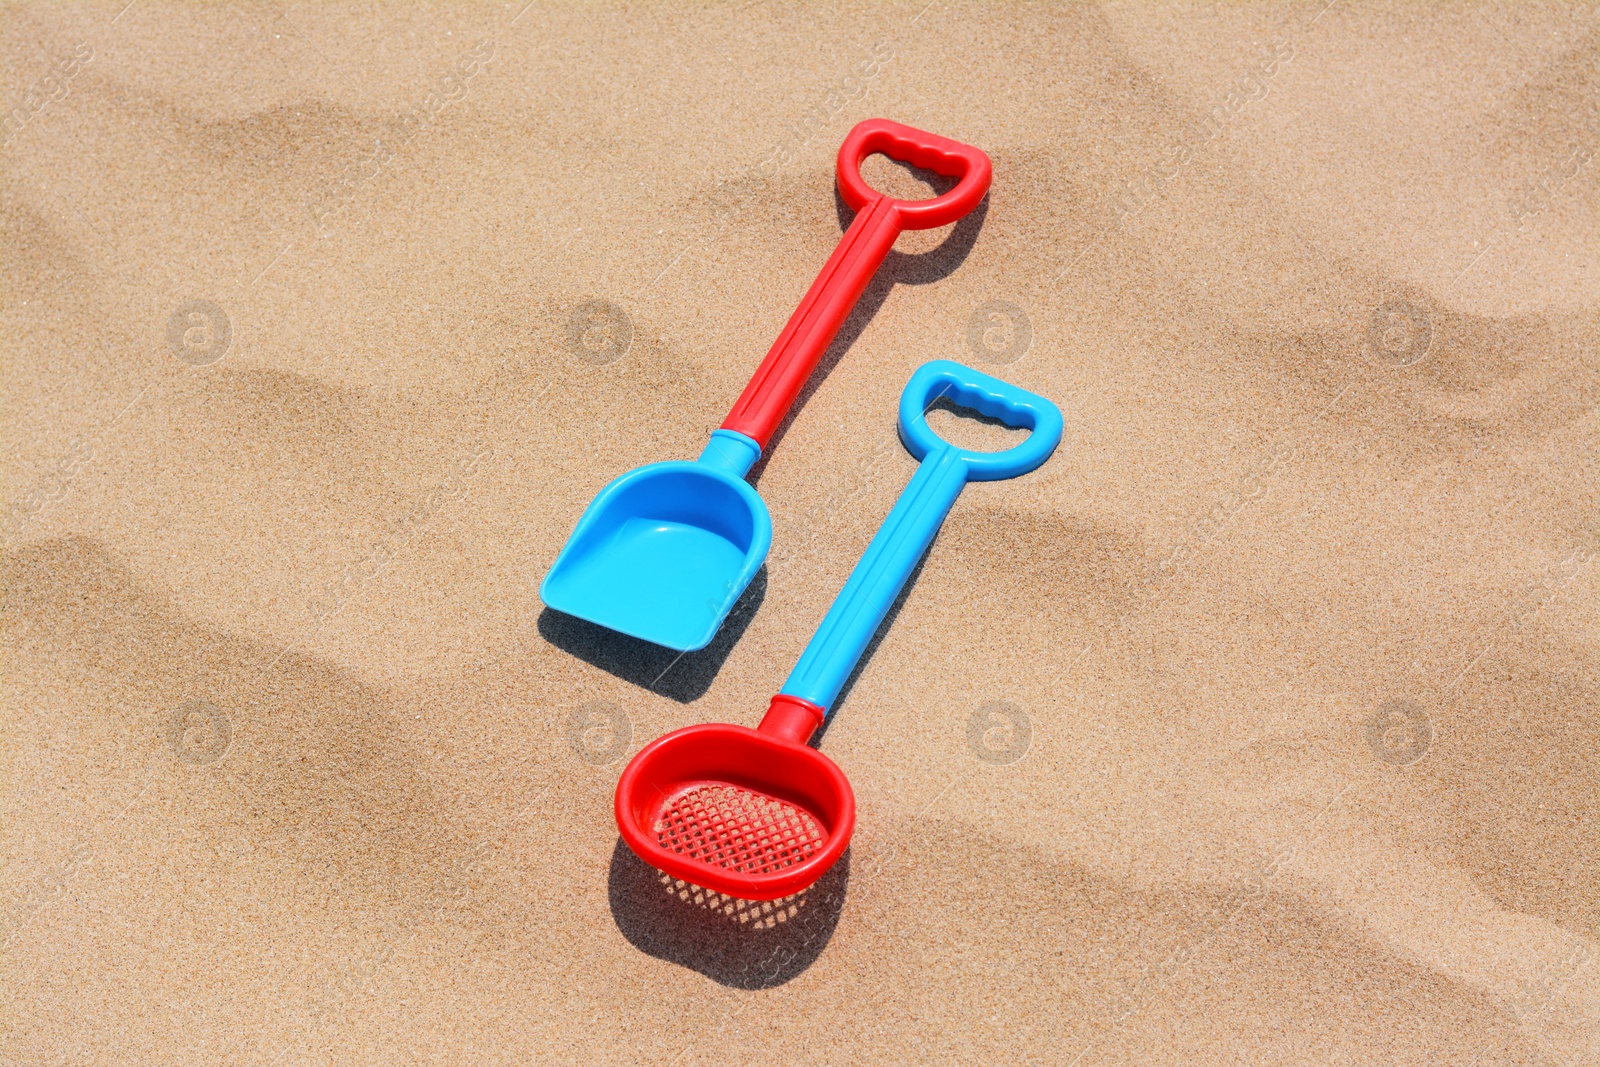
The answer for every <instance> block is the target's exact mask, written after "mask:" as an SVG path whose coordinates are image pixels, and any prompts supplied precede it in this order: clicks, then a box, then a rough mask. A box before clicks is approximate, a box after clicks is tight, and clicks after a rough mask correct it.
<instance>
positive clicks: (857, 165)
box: [839, 119, 994, 230]
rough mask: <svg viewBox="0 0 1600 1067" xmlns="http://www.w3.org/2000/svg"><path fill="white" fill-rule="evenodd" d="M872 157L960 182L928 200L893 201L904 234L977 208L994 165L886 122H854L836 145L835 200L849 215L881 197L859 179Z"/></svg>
mask: <svg viewBox="0 0 1600 1067" xmlns="http://www.w3.org/2000/svg"><path fill="white" fill-rule="evenodd" d="M874 152H882V153H883V154H884V155H886V156H888V157H889V158H890V159H898V160H899V161H900V162H902V163H910V164H911V165H912V166H914V167H921V168H922V169H924V170H931V171H933V172H934V173H935V174H942V175H944V176H945V177H946V178H959V179H960V182H959V183H958V184H957V185H956V187H955V188H954V189H951V190H950V191H949V192H947V193H945V194H943V195H942V196H936V197H934V198H933V199H932V200H892V202H893V204H894V209H895V214H897V215H899V216H900V227H901V229H905V230H931V229H935V228H936V227H939V226H947V225H949V224H950V223H952V222H954V221H956V220H957V219H959V218H961V217H962V216H963V215H965V214H966V213H967V212H969V211H971V210H972V209H973V208H975V207H977V206H978V201H980V200H982V199H983V194H984V193H987V192H988V191H989V181H990V179H991V178H992V177H993V175H994V165H993V164H992V163H990V162H989V157H988V156H987V155H985V154H984V153H983V151H982V150H981V149H977V148H974V147H972V146H971V145H969V144H962V143H961V142H960V141H952V140H950V138H948V137H940V136H939V135H938V134H936V133H926V132H924V131H922V130H918V129H913V128H912V127H910V126H902V125H900V123H898V122H890V121H889V120H888V119H867V120H866V121H865V122H861V123H857V124H856V127H855V129H853V130H851V131H850V133H849V134H848V135H846V137H845V139H844V144H842V145H840V146H839V195H840V196H842V197H844V202H845V203H846V204H849V205H850V208H851V210H853V211H860V210H861V209H862V208H864V207H866V206H867V205H868V204H870V203H871V202H872V201H874V200H876V199H878V198H879V197H880V196H882V195H883V194H882V193H879V192H877V191H876V190H874V189H873V188H872V186H870V185H868V184H867V183H866V181H865V180H863V179H862V177H861V164H862V162H863V161H864V160H865V159H866V158H867V157H868V156H870V155H872V154H873V153H874ZM890 199H892V198H890Z"/></svg>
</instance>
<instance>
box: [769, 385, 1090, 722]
mask: <svg viewBox="0 0 1600 1067" xmlns="http://www.w3.org/2000/svg"><path fill="white" fill-rule="evenodd" d="M941 396H947V397H949V398H950V399H951V400H953V401H954V402H956V403H958V404H963V405H965V406H967V407H970V408H973V409H975V410H977V411H979V412H982V413H983V414H985V415H988V416H990V417H992V418H997V419H999V420H1000V421H1001V422H1004V423H1005V424H1006V425H1007V426H1011V427H1015V428H1017V429H1023V428H1027V429H1029V430H1031V431H1032V433H1031V434H1030V435H1029V437H1028V439H1027V440H1026V441H1024V442H1023V443H1022V444H1020V445H1017V446H1016V447H1015V448H1008V449H1006V450H1005V451H1004V452H971V451H968V450H967V449H964V448H957V447H956V446H955V445H953V444H951V443H950V442H948V441H946V440H945V439H944V438H942V437H940V436H939V435H938V434H936V433H934V432H933V430H932V428H930V427H929V426H928V420H927V419H926V418H925V417H924V415H923V413H924V412H925V411H926V410H927V409H928V405H929V404H931V403H933V402H934V401H935V400H937V399H938V398H939V397H941ZM900 437H901V440H903V441H904V442H905V446H906V448H907V449H909V450H910V452H911V454H912V455H913V456H916V457H917V458H918V459H919V460H921V461H922V463H921V465H920V466H918V467H917V473H916V474H914V475H912V476H911V481H910V482H909V483H908V484H907V485H906V487H905V489H904V490H903V491H902V492H901V493H900V499H898V500H896V501H895V504H894V507H893V508H892V509H890V511H889V515H888V517H887V518H886V519H884V520H883V525H882V526H880V527H878V532H877V533H875V534H873V535H872V543H871V544H869V545H867V550H866V551H865V552H863V553H862V555H861V560H860V562H858V563H857V564H856V566H855V570H853V571H851V572H850V578H849V580H848V581H846V582H845V583H844V588H843V589H841V590H839V595H838V596H837V597H835V598H834V600H833V606H832V607H830V608H829V609H828V614H827V615H826V616H824V617H823V620H822V623H821V624H820V625H819V626H818V627H817V632H816V634H815V635H813V636H812V638H811V643H810V644H808V645H806V648H805V651H804V652H802V653H800V659H799V661H798V662H797V663H796V664H795V665H794V670H793V671H792V672H790V674H789V679H788V681H786V682H784V683H783V688H782V689H781V690H779V692H780V693H783V694H785V695H787V696H792V697H800V698H801V699H803V700H808V701H810V702H811V703H813V704H815V705H817V706H818V707H820V708H822V709H823V710H824V711H829V710H831V708H832V705H833V701H834V699H835V698H836V697H838V695H839V690H840V689H842V688H843V687H844V683H845V682H846V681H847V680H848V679H849V677H850V672H851V671H853V670H855V666H856V663H857V661H858V660H860V658H861V653H862V652H863V651H864V650H865V649H866V647H867V645H868V644H869V643H871V641H872V635H873V634H875V633H877V632H878V627H879V626H881V625H882V624H883V619H884V616H885V615H887V614H888V613H889V609H890V608H891V607H892V606H893V605H894V602H895V598H896V597H898V596H899V595H900V590H901V589H902V588H903V587H904V586H905V584H906V579H908V578H910V577H911V572H912V571H914V570H916V567H917V561H918V560H920V559H921V558H922V556H923V553H925V552H927V551H928V546H929V545H931V544H932V543H933V538H934V535H935V534H937V533H938V532H939V527H940V525H941V524H943V522H944V517H945V516H946V515H948V514H949V513H950V508H951V507H952V506H953V505H954V504H955V502H956V497H958V496H960V495H961V489H962V487H963V486H965V485H966V484H967V482H968V481H969V480H979V481H997V480H999V479H1001V478H1015V477H1016V476H1017V475H1019V474H1026V473H1028V472H1029V471H1031V470H1033V469H1034V468H1035V467H1037V466H1039V465H1040V464H1041V463H1043V462H1044V461H1045V460H1046V459H1049V458H1050V453H1052V452H1054V451H1055V448H1056V445H1057V444H1058V443H1059V442H1060V441H1061V410H1060V409H1059V408H1057V407H1056V406H1055V405H1054V404H1052V403H1050V401H1048V400H1046V399H1045V398H1044V397H1042V396H1035V395H1034V394H1033V393H1030V392H1028V391H1026V390H1024V389H1018V388H1017V387H1016V386H1014V385H1011V384H1010V383H1008V382H1003V381H1001V380H1000V379H998V378H991V377H989V375H987V374H982V373H980V372H978V371H975V370H973V369H972V368H971V367H964V366H962V365H961V364H959V363H952V362H950V361H949V360H944V359H940V360H934V361H933V362H932V363H925V364H923V365H922V366H921V367H920V368H918V369H917V372H916V373H915V374H913V375H912V376H911V381H909V382H908V383H906V388H905V391H904V392H903V393H901V394H900Z"/></svg>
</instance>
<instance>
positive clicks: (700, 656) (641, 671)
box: [538, 164, 989, 704]
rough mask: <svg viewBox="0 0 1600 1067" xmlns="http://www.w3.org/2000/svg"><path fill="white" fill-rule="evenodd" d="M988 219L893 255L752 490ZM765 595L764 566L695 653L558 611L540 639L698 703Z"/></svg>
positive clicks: (547, 615)
mask: <svg viewBox="0 0 1600 1067" xmlns="http://www.w3.org/2000/svg"><path fill="white" fill-rule="evenodd" d="M896 165H898V166H902V167H904V168H905V169H906V170H907V171H909V172H910V173H911V174H912V175H913V176H915V177H917V178H918V179H920V180H921V181H923V182H924V183H925V184H927V185H928V186H929V187H930V188H931V189H932V190H933V193H934V195H938V194H940V193H943V192H944V191H946V189H947V188H948V187H949V186H950V185H951V184H952V183H951V182H950V181H949V180H948V179H946V178H944V177H942V176H940V175H938V174H934V173H933V172H932V171H925V170H922V169H920V168H917V167H910V166H907V165H905V164H896ZM834 196H835V207H836V210H837V212H838V215H839V221H840V226H841V228H842V229H848V228H849V225H850V221H851V219H852V217H853V213H852V212H851V211H850V208H849V207H848V206H847V205H846V204H845V202H844V199H843V197H841V196H839V193H838V190H837V189H835V191H834ZM988 211H989V198H988V196H987V195H985V196H984V198H983V200H982V201H980V202H979V204H978V206H977V207H976V208H974V209H973V210H972V211H971V212H970V213H969V214H968V215H966V216H965V217H963V218H962V219H961V220H959V221H958V222H956V223H955V225H954V227H953V228H952V229H951V232H950V234H949V236H948V237H946V238H945V239H944V240H943V241H942V242H940V243H939V245H938V247H936V248H933V249H931V250H929V251H927V252H921V253H903V252H893V251H891V252H890V253H889V256H888V259H887V260H886V261H885V263H884V266H883V268H882V269H881V270H879V272H878V274H877V276H876V277H875V278H874V279H873V281H872V282H871V283H870V284H869V285H868V287H867V289H866V291H865V292H864V293H863V294H862V296H861V299H860V300H859V301H858V302H857V304H856V307H855V310H854V311H853V312H852V313H851V315H850V317H849V318H848V319H847V320H846V321H845V324H844V326H843V327H842V328H841V329H840V330H839V333H838V335H837V336H836V337H835V338H834V340H833V343H832V344H831V345H829V346H828V350H827V352H826V353H825V354H824V355H823V358H822V361H821V363H820V364H819V365H818V367H817V370H816V372H815V373H813V374H812V375H811V377H810V379H809V381H808V382H807V383H806V386H805V388H804V390H803V391H802V392H801V393H800V396H799V398H798V400H797V401H796V402H795V404H794V406H793V407H792V408H791V409H790V411H789V414H788V416H787V417H786V418H785V419H784V421H783V422H782V424H781V425H780V426H779V427H778V429H777V431H776V432H775V433H774V434H773V437H772V440H771V441H770V442H769V443H768V445H767V448H766V450H765V451H764V452H763V454H762V456H761V458H760V459H759V460H757V461H756V464H755V466H754V467H753V468H752V469H751V471H750V475H749V480H750V482H751V483H752V484H756V483H759V481H760V478H761V474H762V472H763V471H764V470H765V468H766V461H767V457H768V456H770V455H771V454H772V451H773V450H774V449H775V448H776V447H777V446H778V444H779V442H781V441H782V440H783V437H784V435H785V434H786V433H787V432H788V430H789V427H790V426H791V425H793V423H794V419H795V416H796V415H797V414H798V413H799V412H800V410H801V409H802V408H804V407H805V405H806V402H807V401H808V400H810V398H811V397H812V396H813V395H814V394H815V393H816V391H817V389H818V388H819V387H820V386H821V384H822V382H823V381H825V380H826V379H827V377H828V375H829V374H830V373H831V372H832V370H833V368H834V367H835V366H837V365H838V363H839V361H840V360H841V359H842V358H844V355H845V353H846V352H848V351H849V350H850V347H851V346H852V345H853V344H854V343H855V341H856V338H858V337H860V336H861V334H862V332H863V331H864V330H865V329H866V327H867V324H868V323H870V322H871V321H872V319H873V316H875V315H876V314H877V312H878V309H879V308H880V307H882V306H883V302H884V300H885V299H887V298H888V296H889V293H890V291H891V290H892V289H893V288H894V286H895V285H896V284H906V285H927V284H930V283H932V282H936V281H938V280H940V279H941V278H945V277H947V276H949V275H950V274H951V273H952V272H954V271H955V270H956V268H958V267H960V266H961V264H962V263H963V262H965V260H966V258H967V256H968V255H969V254H971V252H972V248H973V245H974V244H976V242H977V239H978V234H979V232H980V231H981V230H982V228H983V220H984V218H985V216H986V215H987V214H988ZM766 587H767V568H766V566H765V565H763V566H762V567H761V569H760V570H759V571H758V572H757V573H756V576H755V577H754V578H753V579H752V580H751V582H750V585H749V586H748V587H747V588H746V589H745V591H744V593H743V594H742V595H741V596H740V598H739V600H738V602H737V603H736V604H735V605H734V607H733V609H732V610H731V611H730V612H729V613H728V616H727V618H726V619H725V620H724V622H723V624H722V627H721V629H720V630H719V631H718V632H717V634H716V636H715V637H714V638H713V639H712V641H711V643H710V644H709V645H707V646H706V647H705V648H702V649H699V650H697V651H694V652H686V653H679V652H677V651H675V650H673V649H670V648H666V647H665V646H662V645H657V644H653V643H651V642H649V641H643V640H640V639H639V638H636V637H630V636H628V635H626V634H622V633H618V632H616V631H614V630H610V629H607V628H606V627H603V626H599V625H596V624H594V623H591V622H587V621H585V620H583V619H579V618H577V617H575V616H572V615H567V614H565V613H563V612H559V611H555V610H553V609H551V608H545V609H544V610H543V611H542V612H541V613H540V615H539V621H538V628H539V634H540V636H542V637H543V638H544V639H545V640H546V641H548V642H550V643H551V644H552V645H555V646H556V647H557V648H559V649H561V650H562V651H564V652H567V653H569V654H571V655H574V656H577V657H578V658H579V659H581V660H583V661H584V662H586V663H588V664H590V665H591V666H594V667H598V668H600V669H601V670H603V671H606V672H607V673H609V674H611V675H614V676H615V677H617V678H620V679H622V680H623V681H625V682H629V683H631V684H633V685H637V686H639V687H641V688H643V689H648V690H650V691H651V692H653V693H657V694H659V695H661V696H665V697H668V698H670V699H672V700H676V701H678V702H679V703H684V704H687V703H691V702H693V701H695V700H698V699H699V698H700V697H701V696H704V695H705V693H706V691H707V690H708V689H710V688H711V683H712V682H713V681H715V680H716V677H717V673H718V672H719V671H720V670H721V669H722V664H723V663H724V662H725V661H726V660H727V658H728V655H729V654H730V653H731V652H732V651H733V646H734V645H735V644H737V643H738V640H739V637H740V636H741V635H742V634H743V633H744V630H745V628H746V627H747V626H749V625H750V621H751V619H753V618H754V616H755V613H756V611H757V610H758V609H759V608H760V606H761V601H762V600H763V598H764V597H765V596H766Z"/></svg>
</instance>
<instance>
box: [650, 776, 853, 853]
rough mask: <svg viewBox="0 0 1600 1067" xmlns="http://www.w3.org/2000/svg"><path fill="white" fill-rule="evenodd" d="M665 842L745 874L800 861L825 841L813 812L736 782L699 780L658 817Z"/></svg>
mask: <svg viewBox="0 0 1600 1067" xmlns="http://www.w3.org/2000/svg"><path fill="white" fill-rule="evenodd" d="M655 833H656V840H657V841H659V842H660V844H661V847H662V848H664V849H667V850H668V851H671V852H677V853H681V854H682V855H684V856H687V857H689V858H690V859H694V860H699V861H700V862H701V863H705V864H709V865H710V866H713V867H725V868H727V869H728V870H732V871H738V872H739V873H741V874H771V873H773V872H775V871H781V870H783V869H784V868H785V867H791V866H793V865H794V864H796V863H801V862H803V861H804V860H805V859H807V858H808V857H809V856H811V855H812V854H813V853H815V852H816V851H817V850H818V849H820V848H822V846H823V845H824V844H825V843H826V841H827V835H826V834H825V833H824V832H823V830H822V827H821V826H820V825H819V824H818V822H817V820H816V819H815V818H813V817H812V816H811V814H810V812H807V811H805V810H803V809H801V808H797V807H795V806H794V805H792V804H786V803H784V802H783V801H781V800H776V799H774V798H772V797H769V796H766V795H765V794H762V793H757V792H755V791H753V790H750V789H742V788H740V787H738V786H732V785H701V786H695V787H694V788H693V789H689V790H686V791H685V792H683V793H682V794H680V795H679V796H677V797H675V798H674V799H673V800H672V801H671V802H670V803H668V804H667V807H666V809H665V810H664V811H662V813H661V818H660V819H658V820H656V826H655Z"/></svg>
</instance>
